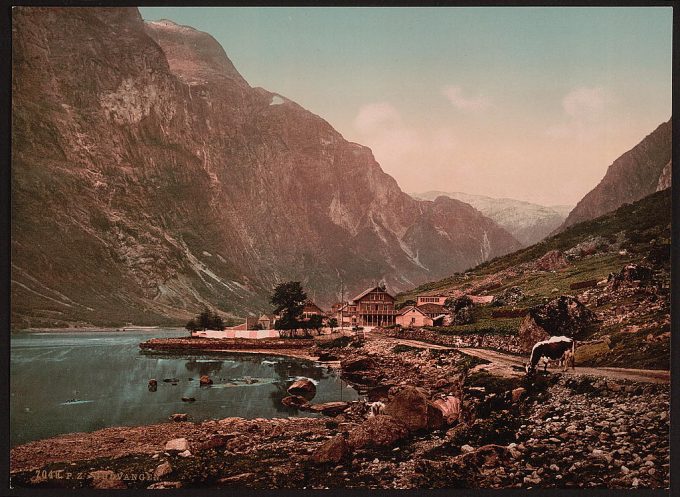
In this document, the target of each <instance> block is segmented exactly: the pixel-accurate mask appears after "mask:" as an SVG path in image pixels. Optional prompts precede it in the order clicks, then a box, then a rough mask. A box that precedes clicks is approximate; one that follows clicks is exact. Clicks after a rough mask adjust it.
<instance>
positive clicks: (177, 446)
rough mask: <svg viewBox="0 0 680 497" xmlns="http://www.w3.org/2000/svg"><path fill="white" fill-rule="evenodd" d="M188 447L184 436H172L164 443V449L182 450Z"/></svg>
mask: <svg viewBox="0 0 680 497" xmlns="http://www.w3.org/2000/svg"><path fill="white" fill-rule="evenodd" d="M187 449H189V441H188V440H187V439H186V438H173V439H172V440H168V441H167V442H166V443H165V450H166V451H168V452H170V451H176V452H183V451H185V450H187Z"/></svg>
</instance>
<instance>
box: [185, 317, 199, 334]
mask: <svg viewBox="0 0 680 497" xmlns="http://www.w3.org/2000/svg"><path fill="white" fill-rule="evenodd" d="M185 328H186V329H187V330H188V331H189V333H193V332H194V331H198V330H199V327H198V323H196V320H195V319H190V320H189V322H188V323H187V324H186V326H185Z"/></svg>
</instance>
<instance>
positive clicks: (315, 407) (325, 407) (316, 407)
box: [307, 401, 349, 416]
mask: <svg viewBox="0 0 680 497" xmlns="http://www.w3.org/2000/svg"><path fill="white" fill-rule="evenodd" d="M348 408H349V402H340V401H338V402H325V403H323V404H312V405H310V406H308V407H307V409H308V410H310V411H312V412H320V413H322V414H325V415H326V416H337V415H338V414H342V413H343V412H345V411H346V410H347V409H348Z"/></svg>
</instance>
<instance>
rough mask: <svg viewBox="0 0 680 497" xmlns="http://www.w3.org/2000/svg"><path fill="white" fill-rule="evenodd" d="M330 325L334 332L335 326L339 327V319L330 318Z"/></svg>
mask: <svg viewBox="0 0 680 497" xmlns="http://www.w3.org/2000/svg"><path fill="white" fill-rule="evenodd" d="M328 327H329V328H330V329H331V333H333V328H337V327H338V320H337V319H335V318H330V319H329V320H328Z"/></svg>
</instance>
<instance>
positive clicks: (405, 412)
mask: <svg viewBox="0 0 680 497" xmlns="http://www.w3.org/2000/svg"><path fill="white" fill-rule="evenodd" d="M385 414H387V415H389V416H392V417H393V418H395V419H398V420H399V421H400V422H401V423H402V424H403V425H404V426H406V428H407V429H409V430H410V431H416V430H423V429H436V428H441V427H442V425H443V424H444V415H443V414H442V411H441V410H440V409H439V408H437V407H436V406H435V405H434V404H433V403H432V402H431V401H430V400H429V399H428V398H427V396H426V395H425V393H424V392H423V391H422V390H420V389H418V388H416V387H413V386H406V387H403V388H401V389H399V390H398V391H397V392H396V393H395V394H394V395H393V396H392V397H391V398H390V399H389V400H388V403H387V406H386V407H385Z"/></svg>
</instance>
